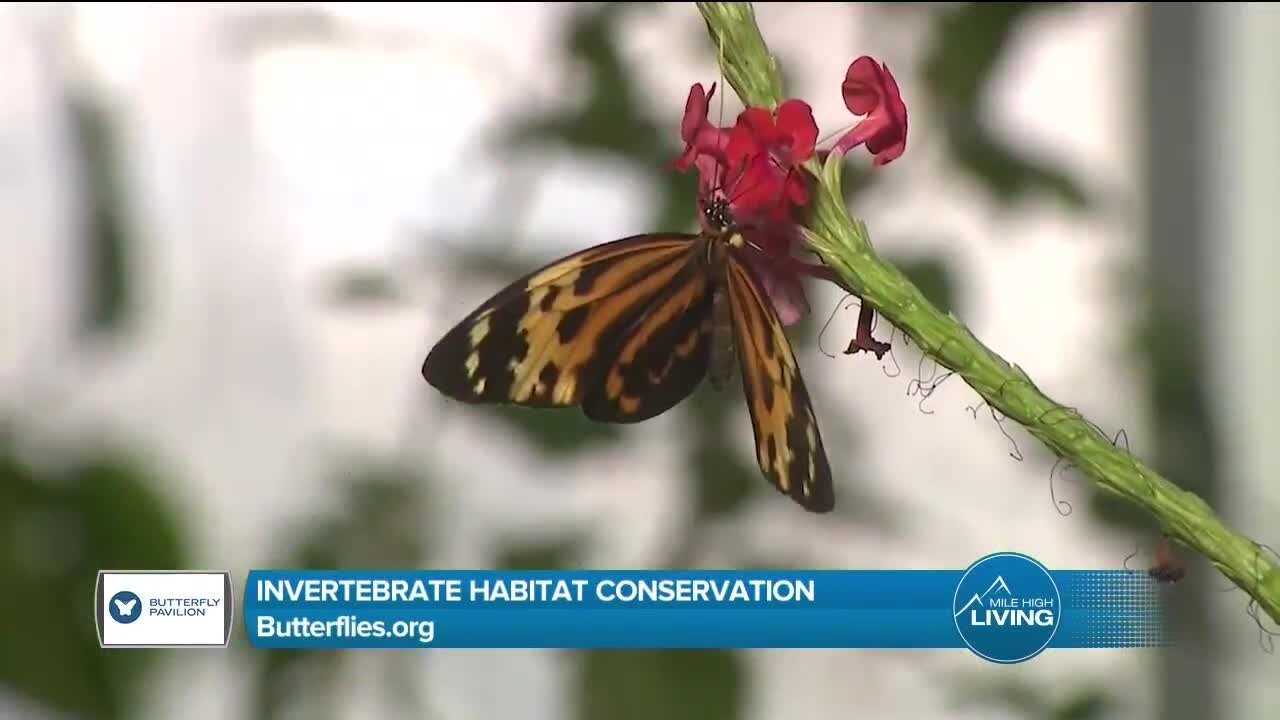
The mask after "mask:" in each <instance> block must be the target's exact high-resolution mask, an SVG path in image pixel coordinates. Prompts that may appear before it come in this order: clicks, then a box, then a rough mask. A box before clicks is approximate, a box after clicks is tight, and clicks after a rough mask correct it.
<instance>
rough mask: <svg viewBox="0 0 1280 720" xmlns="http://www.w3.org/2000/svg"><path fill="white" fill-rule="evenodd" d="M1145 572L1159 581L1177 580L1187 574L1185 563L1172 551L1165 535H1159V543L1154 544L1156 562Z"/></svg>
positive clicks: (1172, 581) (1171, 581) (1169, 581)
mask: <svg viewBox="0 0 1280 720" xmlns="http://www.w3.org/2000/svg"><path fill="white" fill-rule="evenodd" d="M1147 574H1148V575H1150V576H1151V578H1152V579H1153V580H1155V581H1156V582H1161V583H1174V582H1178V581H1179V580H1181V579H1182V577H1183V576H1184V575H1186V574H1187V567H1186V565H1183V564H1182V560H1181V559H1179V558H1178V556H1177V555H1175V554H1174V553H1173V548H1172V547H1170V545H1169V537H1168V536H1167V535H1161V536H1160V544H1159V545H1157V546H1156V564H1155V565H1152V566H1151V567H1150V568H1149V569H1148V570H1147Z"/></svg>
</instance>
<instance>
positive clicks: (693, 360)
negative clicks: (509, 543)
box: [422, 233, 710, 422]
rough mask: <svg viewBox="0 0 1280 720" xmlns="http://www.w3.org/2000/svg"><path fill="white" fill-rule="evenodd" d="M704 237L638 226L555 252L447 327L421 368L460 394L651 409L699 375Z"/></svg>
mask: <svg viewBox="0 0 1280 720" xmlns="http://www.w3.org/2000/svg"><path fill="white" fill-rule="evenodd" d="M703 242H705V240H704V239H703V238H702V237H701V236H699V235H689V234H680V233H668V234H657V235H639V236H635V237H631V238H624V239H622V240H616V241H614V242H611V243H606V244H604V245H598V246H596V247H592V248H589V249H587V250H584V251H581V252H577V253H574V254H571V255H568V256H566V257H564V258H561V259H559V260H556V261H554V262H552V263H550V264H548V265H546V266H545V267H543V268H540V269H539V270H536V271H534V272H532V273H530V274H528V275H526V276H525V277H523V278H521V279H520V280H517V281H516V282H514V283H512V284H511V285H509V286H507V287H506V288H504V289H503V290H502V291H500V292H498V293H497V294H496V295H494V296H493V297H492V298H491V299H489V300H488V301H486V302H485V303H483V304H482V305H481V306H480V307H479V308H477V309H476V310H475V311H474V312H472V313H471V314H470V315H468V316H467V317H466V318H464V319H463V320H462V321H461V322H460V323H458V324H457V325H456V326H455V327H454V328H452V329H451V330H450V331H449V332H448V333H446V334H445V335H444V337H443V338H441V339H440V341H439V342H438V343H437V344H436V345H435V347H433V348H432V350H431V352H430V353H429V354H428V355H427V358H426V360H425V361H424V362H423V366H422V374H423V377H424V378H425V379H426V380H427V382H428V383H430V384H431V385H432V386H434V387H435V388H437V389H438V390H440V391H441V392H442V393H443V394H445V395H446V396H448V397H451V398H454V399H457V400H462V401H465V402H470V403H477V404H492V403H510V404H514V405H523V406H528V407H569V406H575V405H580V406H582V408H583V410H584V412H585V413H586V414H587V415H588V416H589V417H591V418H593V419H596V420H601V421H606V422H637V421H639V420H644V419H647V418H650V417H653V416H655V415H657V414H660V413H662V412H664V411H666V410H667V409H669V408H670V407H672V406H673V405H675V404H676V403H678V402H679V401H680V400H681V399H683V398H684V397H685V396H687V395H688V394H689V393H690V392H691V391H692V390H693V388H694V387H696V386H697V384H698V382H699V381H700V380H701V378H702V377H703V375H704V374H705V364H706V363H705V355H706V349H705V348H706V342H705V340H704V338H705V329H704V328H705V326H706V325H707V322H706V320H705V318H704V317H703V316H704V315H709V312H710V311H709V308H710V302H709V300H708V299H705V298H707V297H709V291H708V288H707V285H708V281H707V277H706V274H705V272H703V271H702V270H701V269H700V266H699V264H698V253H699V251H700V249H701V248H702V247H703V246H702V243H703ZM704 306H705V309H704Z"/></svg>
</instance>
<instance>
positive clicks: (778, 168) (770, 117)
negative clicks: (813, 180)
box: [725, 100, 818, 217]
mask: <svg viewBox="0 0 1280 720" xmlns="http://www.w3.org/2000/svg"><path fill="white" fill-rule="evenodd" d="M817 141H818V125H817V124H816V123H815V122H814V121H813V110H812V108H810V107H809V105H808V103H806V102H804V101H803V100H787V101H786V102H784V103H782V105H781V106H779V108H778V111H777V113H776V117H775V114H774V113H770V112H769V111H768V110H765V109H763V108H757V107H752V108H747V109H746V110H743V111H742V114H741V115H739V116H738V123H737V125H735V126H734V128H733V131H732V132H731V133H730V134H729V143H728V146H727V147H726V149H725V155H726V160H727V163H726V164H727V165H728V167H729V169H730V172H731V173H738V174H739V178H740V179H739V181H738V182H737V189H736V191H735V192H734V193H732V194H731V195H730V197H731V198H733V200H734V202H735V203H736V205H737V206H739V207H742V208H749V209H752V210H755V211H757V212H760V211H763V212H764V213H766V214H768V215H771V216H777V217H783V216H785V215H786V213H787V211H788V210H789V208H788V207H787V203H788V202H791V203H795V204H796V205H804V204H805V203H806V202H808V199H809V192H808V187H807V186H806V181H805V175H804V174H803V172H801V169H800V166H801V165H802V164H803V163H804V162H805V161H806V160H808V159H809V158H810V157H812V156H813V149H814V144H815V143H817Z"/></svg>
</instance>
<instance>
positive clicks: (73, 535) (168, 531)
mask: <svg viewBox="0 0 1280 720" xmlns="http://www.w3.org/2000/svg"><path fill="white" fill-rule="evenodd" d="M158 484H159V483H158V481H157V478H155V477H154V476H152V475H151V474H150V473H148V472H147V471H146V470H145V469H144V468H143V467H142V466H141V465H140V464H139V463H138V462H137V461H136V460H134V459H133V458H130V457H128V456H126V455H125V454H123V453H116V452H106V451H104V452H100V453H95V454H92V455H87V456H85V457H84V458H83V459H76V460H72V462H71V463H70V465H69V467H68V468H67V469H66V470H65V471H55V470H49V469H44V468H40V469H37V468H33V467H31V466H29V465H26V464H24V463H23V462H21V461H20V460H18V459H17V458H16V457H15V456H14V455H13V454H12V452H11V451H10V449H9V448H8V447H7V446H5V447H0V577H4V578H5V579H6V582H7V586H6V589H5V592H3V593H0V617H6V618H21V619H22V621H21V622H11V623H8V624H7V625H6V627H5V630H4V641H3V642H0V686H7V687H9V688H12V689H13V690H14V691H16V692H18V693H19V694H21V695H23V696H25V697H27V698H28V699H30V700H33V701H35V702H37V703H42V704H44V705H45V706H47V707H48V708H49V709H51V710H53V711H55V712H58V713H66V714H68V715H71V716H76V717H85V718H103V719H105V720H111V719H113V718H124V717H130V716H131V713H130V707H131V701H132V699H133V698H132V695H133V693H134V692H135V691H136V690H137V689H138V686H139V685H140V684H141V683H142V682H144V678H145V677H146V675H147V673H148V671H149V670H151V669H152V668H154V667H155V665H156V663H158V662H162V661H163V659H164V654H163V653H162V652H128V651H119V652H109V651H103V650H102V649H101V648H100V647H99V646H98V639H97V634H96V631H95V627H94V621H93V617H94V612H93V592H94V584H95V582H96V580H97V573H98V571H99V570H101V569H157V568H158V569H168V568H172V569H179V568H184V567H186V566H187V565H188V562H187V561H186V559H185V554H186V553H185V549H184V548H185V540H184V538H183V533H182V531H181V529H180V525H179V522H178V515H177V514H176V513H174V512H173V510H172V509H171V508H170V507H169V506H168V505H167V504H166V503H165V502H164V501H163V500H162V499H161V498H160V497H159V496H158V495H157V494H156V492H155V490H154V489H153V488H155V487H157V486H158Z"/></svg>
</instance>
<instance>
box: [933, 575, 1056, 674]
mask: <svg viewBox="0 0 1280 720" xmlns="http://www.w3.org/2000/svg"><path fill="white" fill-rule="evenodd" d="M952 612H953V614H954V617H955V624H956V630H957V631H958V632H959V633H960V638H961V639H962V640H963V641H964V644H965V645H966V646H968V648H969V649H970V650H972V651H973V652H974V654H976V655H978V656H979V657H981V658H984V659H986V660H990V661H991V662H995V663H1002V664H1011V663H1019V662H1025V661H1027V660H1030V659H1031V658H1033V657H1035V656H1036V655H1039V654H1040V653H1041V652H1042V651H1044V649H1045V648H1047V647H1049V643H1051V642H1052V641H1053V638H1054V635H1056V634H1057V632H1058V627H1059V625H1060V624H1061V621H1062V593H1061V591H1060V590H1059V589H1058V585H1057V583H1056V582H1055V581H1054V579H1053V575H1052V574H1050V572H1049V570H1048V568H1046V567H1045V566H1044V565H1041V564H1040V563H1039V562H1037V561H1036V560H1034V559H1032V558H1030V557H1028V556H1026V555H1022V554H1020V553H1012V552H1003V553H996V554H993V555H988V556H986V557H984V558H982V559H980V560H978V561H977V562H975V563H974V564H972V565H970V566H969V568H968V570H966V571H965V573H964V575H963V576H961V578H960V582H959V583H957V585H956V592H955V598H954V600H953V607H952Z"/></svg>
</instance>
